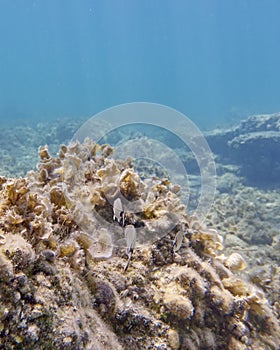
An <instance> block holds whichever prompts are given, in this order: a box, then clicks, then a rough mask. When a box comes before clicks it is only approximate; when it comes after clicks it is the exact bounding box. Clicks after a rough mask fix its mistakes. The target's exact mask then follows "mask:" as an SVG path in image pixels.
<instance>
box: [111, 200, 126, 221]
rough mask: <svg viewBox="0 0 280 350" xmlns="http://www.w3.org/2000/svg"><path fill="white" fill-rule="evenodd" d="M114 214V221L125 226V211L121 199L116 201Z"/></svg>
mask: <svg viewBox="0 0 280 350" xmlns="http://www.w3.org/2000/svg"><path fill="white" fill-rule="evenodd" d="M113 213H114V215H113V220H115V221H117V222H118V223H119V224H120V225H121V226H124V211H123V206H122V201H121V199H120V198H117V199H115V200H114V205H113Z"/></svg>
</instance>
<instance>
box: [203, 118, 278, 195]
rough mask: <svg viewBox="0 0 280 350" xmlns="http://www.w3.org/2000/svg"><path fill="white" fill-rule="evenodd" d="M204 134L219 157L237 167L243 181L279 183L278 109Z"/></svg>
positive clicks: (248, 182)
mask: <svg viewBox="0 0 280 350" xmlns="http://www.w3.org/2000/svg"><path fill="white" fill-rule="evenodd" d="M206 137H207V141H208V142H209V145H210V147H211V149H212V151H213V152H214V153H216V154H217V155H218V156H219V161H221V162H222V163H225V164H236V165H238V166H239V167H240V174H241V176H243V177H244V180H245V184H247V185H250V186H259V187H262V188H273V187H278V186H279V176H280V147H279V145H280V113H274V114H264V115H253V116H251V117H249V118H247V119H245V120H243V121H242V122H241V123H240V124H239V125H237V126H234V127H232V128H230V129H226V130H224V129H220V130H213V131H210V132H208V133H207V134H206ZM268 169H269V171H268Z"/></svg>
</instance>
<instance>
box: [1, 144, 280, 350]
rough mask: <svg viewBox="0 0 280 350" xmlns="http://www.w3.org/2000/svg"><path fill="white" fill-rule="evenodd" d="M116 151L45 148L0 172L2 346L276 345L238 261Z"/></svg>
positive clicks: (278, 340) (265, 305)
mask: <svg viewBox="0 0 280 350" xmlns="http://www.w3.org/2000/svg"><path fill="white" fill-rule="evenodd" d="M112 152H113V149H112V147H110V146H108V145H103V146H99V145H97V144H96V143H94V142H92V141H90V140H86V141H85V143H84V144H79V143H73V144H70V145H69V146H65V145H62V146H61V147H60V150H59V153H58V157H57V158H54V157H52V156H51V155H50V154H49V152H48V149H47V147H41V148H40V149H39V156H40V162H39V164H38V167H37V169H38V170H37V171H32V172H30V173H29V174H28V175H27V176H26V178H19V179H6V178H4V177H2V178H0V215H1V216H0V284H1V289H0V332H1V338H0V348H5V349H53V348H56V349H73V350H74V349H93V350H94V349H96V350H97V349H116V350H117V349H130V350H133V349H141V350H142V349H158V350H164V349H190V350H192V349H217V350H218V349H221V350H224V349H229V350H235V349H244V350H245V349H248V350H254V349H275V350H277V349H279V344H280V327H279V322H278V320H277V318H276V317H275V315H274V314H273V311H272V309H271V307H270V305H269V302H268V301H267V299H266V297H265V295H264V293H263V292H262V291H261V290H260V289H259V288H257V287H256V286H254V285H253V284H252V283H249V282H248V281H247V280H246V277H245V275H242V272H241V271H242V270H244V269H245V268H246V263H245V261H244V259H243V258H242V257H241V256H240V255H239V254H237V253H233V254H232V255H231V256H225V255H223V254H221V250H222V239H221V237H220V235H219V234H218V233H217V231H215V230H214V229H209V228H207V227H206V226H205V225H203V224H202V223H200V222H199V221H198V220H197V219H196V218H194V217H189V216H188V215H187V214H186V210H185V207H184V206H183V205H182V204H181V203H180V200H179V197H178V196H177V193H178V188H177V187H176V186H175V187H174V186H173V185H171V184H170V183H169V181H168V180H166V179H158V178H151V179H141V178H140V177H139V176H138V174H137V173H135V172H134V170H133V168H132V166H131V165H130V163H129V161H115V160H114V159H113V158H111V157H110V156H111V154H112ZM174 188H176V191H173V189H174ZM120 204H121V205H120ZM122 209H123V210H122ZM129 209H133V210H129ZM122 211H123V213H122ZM136 241H137V244H136ZM132 253H133V254H132ZM128 256H129V259H130V261H129V264H128Z"/></svg>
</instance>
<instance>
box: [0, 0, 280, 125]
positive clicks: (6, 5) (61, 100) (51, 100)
mask: <svg viewBox="0 0 280 350" xmlns="http://www.w3.org/2000/svg"><path fill="white" fill-rule="evenodd" d="M279 14H280V1H279V0H152V1H151V0H99V1H93V0H82V1H81V0H47V1H46V0H34V1H32V0H0V43H1V48H0V124H5V123H7V124H16V123H18V122H26V123H28V122H29V121H35V122H36V121H39V120H45V119H49V120H52V119H56V118H61V117H74V118H76V117H90V116H92V115H93V114H95V113H97V112H99V111H101V110H103V109H105V108H108V107H111V106H114V105H116V104H120V103H125V102H133V101H147V102H157V103H162V104H165V105H168V106H171V107H173V108H176V109H178V110H180V111H181V112H183V113H185V114H186V115H187V116H189V117H190V118H191V119H192V120H193V121H195V122H196V123H197V124H198V126H200V127H202V128H203V127H206V128H208V127H213V126H216V125H217V124H225V123H232V122H234V121H237V120H239V119H241V118H244V117H247V116H248V115H249V114H252V113H272V112H276V111H279V110H280V88H279V81H280V69H279V62H280V22H279Z"/></svg>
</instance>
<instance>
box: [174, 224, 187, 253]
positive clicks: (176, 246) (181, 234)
mask: <svg viewBox="0 0 280 350" xmlns="http://www.w3.org/2000/svg"><path fill="white" fill-rule="evenodd" d="M184 236H185V232H183V231H181V230H180V231H178V232H177V234H176V236H175V239H174V241H173V251H174V253H175V252H177V251H178V250H179V249H180V248H181V245H182V243H183V239H184Z"/></svg>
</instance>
